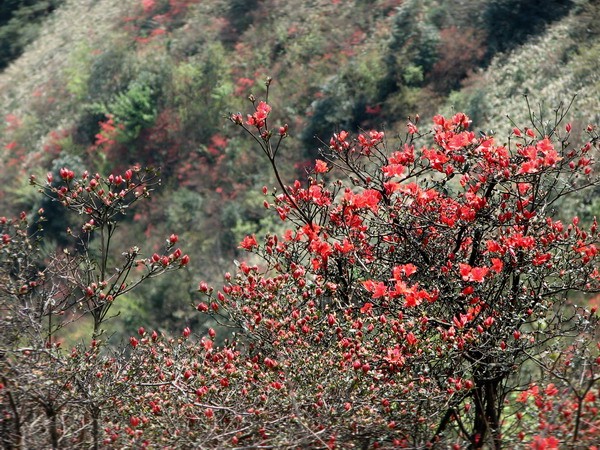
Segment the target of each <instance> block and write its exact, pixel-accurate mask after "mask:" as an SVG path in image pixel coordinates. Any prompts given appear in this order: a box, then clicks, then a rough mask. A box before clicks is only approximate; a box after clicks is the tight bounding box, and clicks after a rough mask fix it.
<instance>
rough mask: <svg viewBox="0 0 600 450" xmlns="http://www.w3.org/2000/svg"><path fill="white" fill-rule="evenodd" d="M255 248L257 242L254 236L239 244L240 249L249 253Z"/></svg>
mask: <svg viewBox="0 0 600 450" xmlns="http://www.w3.org/2000/svg"><path fill="white" fill-rule="evenodd" d="M255 247H258V242H256V237H255V236H254V235H252V236H246V237H245V238H244V240H243V241H242V242H240V248H243V249H244V250H247V251H250V250H252V249H253V248H255Z"/></svg>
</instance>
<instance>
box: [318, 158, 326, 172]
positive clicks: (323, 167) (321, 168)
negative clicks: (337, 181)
mask: <svg viewBox="0 0 600 450" xmlns="http://www.w3.org/2000/svg"><path fill="white" fill-rule="evenodd" d="M328 170H329V167H327V163H326V162H325V161H322V160H320V159H317V160H316V161H315V173H326V172H327V171H328Z"/></svg>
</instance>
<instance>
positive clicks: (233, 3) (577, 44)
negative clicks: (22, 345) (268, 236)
mask: <svg viewBox="0 0 600 450" xmlns="http://www.w3.org/2000/svg"><path fill="white" fill-rule="evenodd" d="M599 10H600V2H598V1H597V0H569V1H565V0H552V1H550V2H548V1H544V2H542V1H541V0H476V1H462V0H457V1H442V0H426V1H417V0H404V1H402V0H355V1H339V0H338V1H335V0H334V1H330V0H315V1H311V2H287V1H283V0H262V1H260V0H255V1H241V0H240V1H238V0H228V1H226V0H211V1H199V0H170V1H167V0H142V1H129V2H122V1H117V0H100V1H87V0H63V1H44V2H40V1H37V2H31V1H26V0H21V1H16V0H13V1H8V2H4V3H3V5H2V7H0V49H2V54H0V67H2V68H3V71H2V73H1V74H0V94H1V97H0V115H1V117H2V118H3V120H2V121H1V123H0V159H1V161H2V169H1V170H0V182H1V183H2V189H1V190H0V210H1V211H2V214H3V215H7V216H8V215H11V214H18V213H19V212H20V211H21V210H24V211H36V210H37V209H38V208H40V207H45V209H46V216H47V218H48V222H47V223H46V224H45V230H46V239H45V242H46V244H45V247H46V250H47V251H50V250H51V249H52V248H54V247H56V246H59V247H60V246H61V245H65V242H66V240H65V236H64V234H63V233H64V230H65V229H66V227H67V226H68V225H69V223H70V221H71V220H72V219H71V218H70V217H69V216H68V215H66V214H63V213H61V212H59V211H58V210H56V209H55V208H52V207H51V205H50V204H49V203H47V202H46V203H44V202H43V201H41V200H40V199H39V198H38V197H36V196H35V195H34V191H33V190H32V188H31V187H30V186H29V185H28V183H27V180H28V176H29V174H31V173H34V174H37V175H38V176H45V174H46V172H54V173H55V174H57V173H58V170H59V169H60V168H61V167H63V166H68V167H70V168H72V169H73V170H83V169H84V168H86V169H88V170H90V171H91V172H94V171H98V172H101V173H111V172H114V173H118V172H120V171H122V170H124V169H125V168H126V167H128V166H129V165H131V164H139V165H140V166H147V165H153V166H156V167H159V168H160V170H161V172H162V179H163V184H162V186H161V187H160V189H159V190H158V191H157V192H156V193H155V196H154V198H153V201H152V202H149V203H147V205H146V207H144V209H134V214H131V215H129V216H127V218H125V219H124V220H126V221H127V223H126V225H127V226H126V227H124V228H125V229H126V233H124V234H123V235H122V237H120V238H119V239H122V242H117V243H116V245H118V246H123V245H126V243H127V242H130V241H132V239H133V237H136V236H142V235H144V234H145V235H147V236H149V235H150V234H154V235H169V234H170V233H177V234H179V235H180V236H181V238H182V240H185V242H187V243H188V250H189V252H190V256H191V262H190V265H189V267H190V269H189V271H179V272H177V275H176V276H175V275H174V276H173V277H167V278H163V279H162V280H156V281H155V282H154V283H150V284H146V285H144V286H141V287H140V289H139V290H138V291H136V292H135V293H133V292H132V293H131V294H130V296H129V299H128V302H126V303H125V302H124V303H125V305H124V306H123V307H122V311H121V316H120V318H121V319H120V322H119V328H118V329H119V330H120V331H119V333H124V334H125V335H128V334H129V333H131V332H132V330H133V329H134V327H135V328H137V326H138V325H139V323H140V322H143V323H145V324H146V325H147V326H148V327H153V328H158V329H162V330H167V331H173V330H179V329H181V327H182V325H183V324H185V325H190V326H192V328H194V329H197V330H198V331H201V330H202V327H205V326H208V325H209V324H200V323H197V320H198V318H197V316H196V315H194V314H193V313H192V311H191V309H190V304H192V303H194V302H195V298H194V296H195V290H196V282H197V279H198V277H199V276H200V277H202V278H204V279H207V280H209V281H211V280H217V279H220V277H221V274H222V273H223V272H224V271H226V270H230V269H231V267H232V266H231V265H232V263H231V261H232V260H233V259H234V258H236V257H238V252H239V249H238V248H237V245H238V243H239V241H240V240H241V239H242V238H243V237H244V236H245V235H246V234H248V233H258V234H261V233H264V232H266V231H268V230H273V229H274V228H275V227H276V226H277V223H276V222H274V220H273V219H272V218H271V217H270V216H269V217H267V216H266V215H264V214H261V213H260V211H261V204H262V197H261V196H260V192H259V191H260V187H261V186H262V185H263V184H268V185H272V184H273V182H274V180H273V179H272V175H271V174H270V172H269V170H268V169H269V168H268V167H267V166H266V165H265V164H264V163H263V161H262V160H261V158H260V155H258V154H257V151H256V148H254V147H253V145H252V142H250V141H249V140H245V139H242V138H241V136H240V135H239V134H238V133H239V132H238V131H236V130H235V129H231V128H230V126H231V125H230V124H228V123H227V121H226V120H224V117H225V115H226V114H227V113H229V112H237V111H243V110H245V107H246V105H245V98H246V96H247V95H248V94H249V93H254V94H256V95H257V96H260V95H261V94H262V93H264V79H265V78H266V77H267V76H271V77H273V79H274V81H273V91H274V94H273V96H272V98H271V103H272V104H273V106H274V109H275V110H276V111H277V113H278V115H279V116H277V118H276V119H277V120H278V121H280V122H282V123H284V122H287V123H288V124H289V127H290V128H289V132H290V135H291V138H290V139H289V140H288V146H287V150H286V153H285V154H284V155H282V157H283V161H282V162H281V164H282V170H283V172H284V176H285V177H287V178H288V179H289V178H291V176H293V175H296V174H297V173H299V172H303V171H304V169H305V167H306V166H307V164H308V162H309V161H310V159H311V158H313V157H314V156H315V155H316V154H317V149H318V147H319V145H320V144H321V140H324V139H328V136H329V134H330V133H331V132H333V131H336V130H338V129H339V128H345V129H348V130H350V131H354V130H359V129H370V128H372V127H377V128H385V129H386V132H387V136H389V137H390V139H392V138H393V136H394V135H396V134H401V133H403V132H404V127H405V124H406V122H407V120H408V117H409V116H411V117H413V118H414V117H415V114H420V116H421V117H423V118H424V119H423V120H425V119H427V120H428V119H429V118H430V117H431V116H432V115H433V114H434V113H438V112H447V113H450V112H452V111H458V110H461V111H465V112H466V113H467V114H469V115H470V117H471V118H472V119H473V120H474V124H473V125H474V129H481V130H484V131H486V132H489V131H506V130H508V129H510V128H512V124H511V120H514V121H515V122H517V123H524V122H525V121H527V120H528V118H527V117H526V114H527V113H526V111H527V108H526V107H525V99H524V97H523V95H524V94H526V95H528V100H529V102H530V104H531V105H533V106H534V111H536V113H535V114H536V115H537V116H540V117H539V118H541V119H542V121H544V120H545V117H544V114H551V113H549V112H551V111H552V108H554V107H556V106H557V105H558V104H559V103H561V102H566V103H568V102H570V100H571V99H572V97H573V96H575V95H577V97H576V100H575V102H574V103H573V106H572V108H571V111H570V118H571V120H572V122H573V123H574V129H583V128H585V125H586V124H587V123H588V122H598V120H599V119H600V116H599V114H600V113H599V111H600V95H598V93H599V91H600V79H599V77H598V73H599V70H598V64H599V63H598V61H600V25H599V23H598V20H597V17H598V16H599V15H600V11H599ZM537 105H540V108H539V112H537V111H538V108H537ZM507 116H508V117H509V118H507ZM549 119H551V117H548V120H549ZM494 127H505V128H506V130H493V128H494ZM577 138H578V137H577V136H574V139H577ZM265 180H267V183H265ZM596 199H597V196H593V195H592V196H589V197H587V198H581V199H580V202H579V203H571V204H569V205H563V208H564V209H565V211H566V210H567V209H569V211H568V212H569V213H572V212H577V213H578V214H579V215H580V216H582V217H583V218H588V219H590V218H591V217H592V216H593V214H595V213H597V212H598V210H599V206H598V200H596ZM575 210H576V211H575ZM148 250H149V251H154V250H156V249H152V248H150V249H148ZM134 318H135V320H134Z"/></svg>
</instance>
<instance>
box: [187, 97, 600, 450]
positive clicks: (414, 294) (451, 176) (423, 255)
mask: <svg viewBox="0 0 600 450" xmlns="http://www.w3.org/2000/svg"><path fill="white" fill-rule="evenodd" d="M251 100H252V101H253V104H254V111H253V113H252V114H251V115H248V116H247V118H245V117H243V116H242V115H241V114H234V115H232V116H231V120H232V122H234V123H235V124H237V125H239V126H240V127H242V128H243V129H244V130H245V131H246V132H248V133H249V134H250V135H251V136H252V137H253V138H254V139H255V140H256V142H257V143H258V144H259V145H260V147H261V149H262V150H263V152H264V153H265V154H266V156H267V158H268V160H269V161H270V163H271V165H272V166H273V169H274V170H275V174H276V176H277V180H278V181H279V186H278V189H277V190H274V191H273V199H272V201H271V202H269V201H266V202H265V206H266V207H267V208H273V209H275V210H276V211H277V213H278V214H279V216H280V217H281V219H282V220H283V221H284V222H285V223H287V224H289V226H290V228H289V229H288V230H287V231H285V233H283V235H282V236H275V235H272V236H267V237H266V238H265V240H264V242H263V243H261V244H259V242H258V240H257V239H256V238H255V237H254V236H249V237H247V238H246V239H245V240H244V241H243V242H242V243H241V246H242V247H243V248H245V249H246V250H248V251H250V252H254V253H256V254H257V255H258V256H259V257H260V261H261V263H260V264H258V265H256V266H252V265H248V264H244V263H242V264H241V265H240V271H239V273H238V274H237V275H236V277H235V278H231V277H228V278H227V281H228V282H227V283H226V285H225V286H224V287H223V289H222V290H220V291H218V292H217V293H216V295H215V294H214V292H213V291H212V290H211V289H210V288H209V287H208V286H204V285H201V290H202V291H204V292H206V293H207V294H208V295H209V296H210V298H211V300H210V302H207V303H201V304H200V305H199V306H198V308H199V309H200V310H206V311H208V310H211V309H212V310H213V311H217V312H218V313H219V314H221V313H222V314H223V316H224V317H225V318H226V320H227V321H228V322H229V323H231V324H233V325H234V326H237V327H238V329H239V330H240V333H241V334H240V338H239V339H238V345H241V344H242V343H243V344H244V349H245V350H244V351H243V352H242V353H243V354H244V355H245V357H246V358H247V360H246V362H245V363H244V366H243V368H241V367H240V366H239V365H235V364H234V365H233V366H232V367H230V371H231V373H232V374H231V375H229V376H227V377H225V379H227V380H231V379H232V378H233V379H236V380H240V381H238V382H234V381H231V382H230V381H228V382H227V383H228V384H229V383H232V384H235V385H236V389H240V390H241V391H240V392H237V391H236V394H237V395H236V396H232V397H231V398H235V401H236V402H240V398H242V399H244V398H249V400H248V401H249V404H250V405H252V406H251V407H250V410H251V414H252V415H253V416H252V417H254V415H258V416H260V417H261V419H260V423H261V427H260V428H259V429H258V430H257V431H258V435H256V434H255V435H252V434H250V436H251V437H250V436H248V435H247V434H245V433H242V434H243V437H247V438H248V439H251V440H254V439H258V440H259V441H261V442H263V443H264V445H276V446H279V445H282V446H285V445H291V443H292V442H303V443H305V444H306V445H315V446H319V445H322V446H327V445H328V446H330V447H332V446H335V443H336V442H339V443H341V444H340V445H342V446H344V447H346V446H350V445H352V444H353V445H355V446H356V447H360V448H367V447H369V446H371V445H374V446H378V445H392V444H393V445H398V446H401V447H408V448H422V447H423V448H425V447H431V446H436V445H441V446H442V447H446V446H447V445H449V444H452V443H454V444H456V446H458V447H461V448H462V447H463V446H468V447H469V448H474V449H476V448H484V447H490V448H501V447H502V446H503V445H504V444H505V443H507V442H512V443H511V445H516V442H513V440H515V439H516V437H517V436H520V437H521V439H524V440H525V441H526V442H531V445H532V446H535V445H538V444H536V443H539V442H547V445H548V446H547V447H539V448H551V447H549V446H550V445H551V444H552V443H553V442H555V441H556V442H563V443H565V444H567V443H571V444H572V445H575V444H574V443H579V442H580V441H581V440H582V439H584V437H585V436H597V432H598V430H597V425H598V424H597V419H592V420H589V419H588V418H584V416H585V415H586V414H587V412H586V411H588V408H597V406H598V405H597V400H596V397H595V394H590V393H595V392H597V380H598V369H599V367H598V363H599V361H598V359H597V357H598V348H597V347H596V346H595V345H593V343H594V342H595V341H597V327H596V325H597V318H596V316H595V314H594V312H590V311H587V310H585V309H584V308H581V307H579V306H577V305H575V304H574V303H573V301H572V294H573V292H575V291H579V292H597V291H598V289H599V287H600V286H599V283H598V278H599V273H598V265H597V263H598V248H597V246H598V235H597V224H596V222H595V221H594V223H593V224H591V227H590V228H589V229H584V228H583V227H582V226H580V224H579V221H578V219H577V218H573V220H572V221H570V222H569V223H567V224H565V223H563V222H561V221H560V220H557V219H556V208H557V207H558V205H559V204H560V202H561V201H563V199H564V198H565V197H567V198H568V196H570V195H573V194H576V193H579V192H582V191H584V190H585V189H587V188H590V187H592V186H595V185H597V184H598V179H597V177H596V176H595V175H594V172H593V169H592V165H591V164H592V161H593V158H592V156H591V154H592V153H593V152H594V151H595V150H597V143H598V134H597V133H596V130H595V128H594V127H591V126H590V127H588V129H587V132H588V134H589V140H588V141H587V142H586V143H585V144H584V145H583V146H581V147H572V146H571V145H570V144H569V136H570V132H571V126H570V125H568V124H567V125H566V127H565V128H563V129H562V130H564V131H561V129H560V128H559V126H560V123H561V122H562V120H563V119H564V115H565V111H561V110H559V111H557V116H556V121H555V123H553V124H552V125H551V126H549V127H546V126H544V124H536V123H532V124H531V126H532V128H524V129H521V128H517V127H515V129H514V130H513V133H512V134H511V136H509V138H508V139H507V141H506V142H505V143H500V142H498V140H497V138H495V137H494V136H488V135H484V136H476V135H475V133H474V132H472V131H470V130H469V124H470V121H469V118H468V117H466V116H465V115H464V114H456V115H455V116H454V117H452V118H450V119H447V118H444V117H441V116H436V117H435V118H434V124H433V129H432V132H431V134H429V133H422V132H420V131H419V129H418V127H417V125H418V123H417V120H415V121H414V123H413V122H410V123H409V124H408V132H407V135H406V138H405V140H404V142H401V143H400V144H399V145H398V146H397V147H394V148H393V149H389V148H388V145H387V144H386V142H385V137H384V134H383V133H382V132H378V131H370V132H365V133H362V134H359V135H358V136H356V137H352V136H350V134H349V133H347V132H346V131H340V132H338V133H336V134H334V136H333V137H332V138H331V140H330V141H329V145H328V146H327V148H324V149H322V156H321V159H319V160H317V161H316V163H315V165H314V169H313V170H312V172H311V173H310V174H309V177H308V178H307V180H305V181H304V182H301V181H296V182H294V183H293V184H292V185H286V184H284V183H283V182H282V180H281V179H280V177H279V175H278V170H277V164H276V156H277V153H278V151H279V149H280V147H281V144H282V142H283V141H284V140H285V138H286V136H287V127H285V126H283V127H280V128H279V129H277V128H271V127H270V126H269V114H270V112H271V111H270V107H269V105H268V103H266V102H263V101H261V102H257V101H256V100H254V99H253V98H251ZM340 176H342V177H343V178H344V179H346V180H347V181H343V180H342V179H338V177H340ZM265 193H267V189H265ZM209 303H210V304H209ZM240 351H241V350H240ZM217 360H218V361H222V358H217ZM565 361H566V362H565ZM563 364H564V367H565V368H564V369H563ZM536 373H542V374H543V376H541V377H539V376H537V375H535V374H536ZM242 380H243V381H242ZM550 380H560V384H561V386H562V391H559V390H556V391H555V390H554V389H558V387H557V384H558V382H556V384H552V386H554V387H551V385H550V384H547V386H543V387H540V386H538V385H539V383H551V381H550ZM536 388H537V390H536ZM544 388H545V393H546V395H547V396H550V397H551V396H555V395H557V394H558V392H562V394H563V395H562V397H561V398H560V400H559V401H561V402H562V401H564V399H565V398H569V399H570V400H568V401H566V402H565V403H563V404H562V405H563V406H562V408H563V409H564V410H565V414H567V415H568V416H569V417H570V419H569V421H563V420H562V419H559V420H558V422H562V424H561V425H560V427H558V426H557V427H553V426H549V425H547V424H548V423H549V422H551V421H549V420H548V419H547V418H543V420H542V415H540V417H538V418H537V419H539V420H536V423H538V426H539V427H540V429H541V430H542V432H541V434H540V433H539V430H538V432H537V434H538V436H536V437H534V436H533V435H532V434H529V435H527V434H525V433H523V434H521V435H519V434H518V433H514V430H517V429H523V428H526V426H531V425H530V423H531V420H532V418H531V417H526V418H525V419H524V412H523V410H524V409H525V410H526V411H528V412H529V416H530V415H531V414H532V411H531V410H530V409H527V408H528V407H527V402H528V399H529V398H530V397H532V398H535V399H536V401H538V400H539V399H540V398H541V397H540V396H539V395H541V394H538V393H540V392H542V391H544ZM227 392H229V391H227ZM254 393H255V394H254ZM227 398H228V397H227V396H223V397H221V398H220V399H219V402H220V403H218V404H219V405H220V408H224V409H222V410H215V411H214V413H215V414H221V415H223V416H227V414H228V411H229V410H228V409H227V408H228V407H229V406H226V405H231V407H232V408H233V404H232V403H227V402H226V400H227ZM571 401H572V402H574V403H573V404H570V403H569V402H571ZM539 402H542V404H543V400H539ZM552 404H553V403H552V402H549V403H547V405H550V406H547V407H545V408H541V409H542V410H543V411H545V412H548V410H552V406H551V405H552ZM523 405H525V406H526V407H525V408H524V407H523ZM568 405H571V406H568ZM211 411H212V410H211ZM248 411H249V410H246V411H245V412H246V414H247V413H248ZM593 411H597V410H596V409H594V410H593ZM238 414H239V413H238ZM540 414H542V413H540ZM592 414H593V413H592ZM241 417H242V418H241V419H240V420H241V423H242V424H244V425H245V426H250V425H248V424H249V423H257V421H255V420H250V419H246V416H241ZM523 420H525V422H526V423H525V424H523ZM540 422H541V424H540ZM567 422H568V423H567ZM528 424H529V425H528ZM544 424H546V426H545V425H544ZM558 428H561V429H560V431H557V430H558ZM529 430H531V428H529ZM286 439H287V441H286ZM589 442H591V441H589ZM540 445H541V444H540ZM544 445H546V444H544ZM535 448H538V447H535Z"/></svg>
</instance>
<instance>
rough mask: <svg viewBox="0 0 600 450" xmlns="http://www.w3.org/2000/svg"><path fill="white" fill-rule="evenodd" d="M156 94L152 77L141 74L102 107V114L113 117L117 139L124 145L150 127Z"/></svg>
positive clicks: (146, 73) (153, 115)
mask: <svg viewBox="0 0 600 450" xmlns="http://www.w3.org/2000/svg"><path fill="white" fill-rule="evenodd" d="M157 101H158V93H157V92H156V88H155V87H154V76H153V74H151V73H148V72H142V73H141V74H140V76H139V77H138V78H137V79H136V80H134V81H133V82H131V83H130V84H129V86H128V87H127V90H126V91H124V92H120V93H118V94H117V95H116V96H115V97H114V99H113V100H112V101H111V102H110V103H109V104H107V105H106V106H105V107H104V111H103V112H104V113H105V114H106V115H110V116H112V117H114V120H115V123H116V124H117V125H118V126H119V130H120V131H119V137H120V138H121V140H122V141H123V142H124V143H127V142H132V141H134V140H135V139H136V138H137V137H138V136H139V135H140V132H141V131H142V129H144V128H147V127H150V126H151V125H152V124H153V123H154V121H155V119H156V115H157V113H158V109H157V104H156V103H157Z"/></svg>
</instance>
